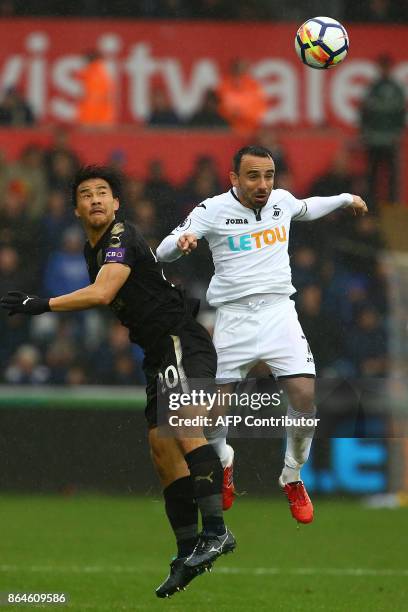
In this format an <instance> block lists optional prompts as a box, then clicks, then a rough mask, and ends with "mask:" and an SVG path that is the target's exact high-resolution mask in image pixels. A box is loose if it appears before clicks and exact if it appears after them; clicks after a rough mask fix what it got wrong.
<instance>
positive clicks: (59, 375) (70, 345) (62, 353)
mask: <svg viewBox="0 0 408 612" xmlns="http://www.w3.org/2000/svg"><path fill="white" fill-rule="evenodd" d="M77 346H78V345H77V344H76V343H75V342H73V341H72V340H69V339H66V338H65V339H59V338H56V339H54V341H53V342H51V344H50V345H49V346H48V347H47V350H46V354H45V363H46V365H47V368H48V371H49V379H48V382H49V384H51V385H63V384H66V382H67V373H68V371H69V369H70V368H72V367H73V366H75V363H76V361H77V359H78V349H77Z"/></svg>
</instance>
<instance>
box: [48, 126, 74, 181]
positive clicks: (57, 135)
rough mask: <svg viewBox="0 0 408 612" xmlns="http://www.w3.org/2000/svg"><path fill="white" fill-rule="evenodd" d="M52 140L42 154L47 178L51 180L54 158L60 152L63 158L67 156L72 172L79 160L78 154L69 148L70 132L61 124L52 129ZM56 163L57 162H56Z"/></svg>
mask: <svg viewBox="0 0 408 612" xmlns="http://www.w3.org/2000/svg"><path fill="white" fill-rule="evenodd" d="M53 137H54V140H53V142H52V144H51V145H50V146H49V147H48V149H47V150H46V151H45V154H44V163H45V168H46V171H47V175H48V177H49V180H50V181H51V182H52V180H53V173H54V170H53V168H54V165H55V162H54V158H55V157H58V156H59V155H60V154H61V153H62V154H63V155H64V157H65V158H67V157H69V159H70V165H71V168H74V169H75V170H74V172H76V170H77V169H78V168H79V166H80V162H79V158H78V155H77V154H76V153H75V151H74V150H73V149H72V148H71V146H70V144H69V137H70V132H69V130H68V129H66V128H65V127H63V126H57V127H56V128H55V129H54V131H53ZM57 165H58V163H57Z"/></svg>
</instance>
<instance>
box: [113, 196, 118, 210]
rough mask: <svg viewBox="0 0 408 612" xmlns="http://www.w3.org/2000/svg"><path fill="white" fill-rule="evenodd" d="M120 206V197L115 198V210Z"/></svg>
mask: <svg viewBox="0 0 408 612" xmlns="http://www.w3.org/2000/svg"><path fill="white" fill-rule="evenodd" d="M118 208H119V198H113V210H118Z"/></svg>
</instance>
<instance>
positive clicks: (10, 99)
mask: <svg viewBox="0 0 408 612" xmlns="http://www.w3.org/2000/svg"><path fill="white" fill-rule="evenodd" d="M34 123H35V117H34V113H33V111H32V110H31V107H30V105H29V104H28V103H27V101H26V100H25V99H24V98H23V96H22V95H21V94H20V93H19V92H18V91H17V89H14V88H13V87H9V89H6V91H5V93H4V95H3V96H2V99H1V102H0V125H3V126H7V127H22V126H30V125H33V124H34Z"/></svg>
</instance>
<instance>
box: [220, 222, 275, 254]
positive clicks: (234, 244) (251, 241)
mask: <svg viewBox="0 0 408 612" xmlns="http://www.w3.org/2000/svg"><path fill="white" fill-rule="evenodd" d="M286 240H287V238H286V228H285V226H284V225H282V226H281V227H275V228H273V229H267V230H264V231H263V232H253V233H252V234H243V236H228V246H229V248H230V251H252V249H260V248H262V247H263V246H265V245H272V244H275V242H276V241H278V242H286Z"/></svg>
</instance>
